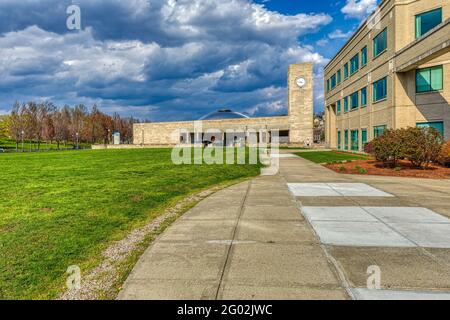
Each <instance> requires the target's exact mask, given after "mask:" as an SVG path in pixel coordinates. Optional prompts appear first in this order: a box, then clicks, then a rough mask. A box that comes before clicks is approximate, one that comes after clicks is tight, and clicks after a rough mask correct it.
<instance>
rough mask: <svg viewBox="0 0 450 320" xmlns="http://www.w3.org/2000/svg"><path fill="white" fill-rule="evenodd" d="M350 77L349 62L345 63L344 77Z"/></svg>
mask: <svg viewBox="0 0 450 320" xmlns="http://www.w3.org/2000/svg"><path fill="white" fill-rule="evenodd" d="M347 78H348V63H346V64H345V65H344V79H347Z"/></svg>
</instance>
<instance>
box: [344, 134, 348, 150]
mask: <svg viewBox="0 0 450 320" xmlns="http://www.w3.org/2000/svg"><path fill="white" fill-rule="evenodd" d="M344 139H345V141H344V144H345V150H348V130H345V137H344Z"/></svg>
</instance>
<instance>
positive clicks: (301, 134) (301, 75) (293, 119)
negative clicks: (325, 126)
mask: <svg viewBox="0 0 450 320" xmlns="http://www.w3.org/2000/svg"><path fill="white" fill-rule="evenodd" d="M313 66H314V65H313V64H312V63H301V64H293V65H290V66H289V71H288V108H289V123H290V128H291V130H290V133H289V140H290V144H292V145H299V146H305V145H307V144H308V143H309V144H310V145H311V146H312V144H313V127H314V124H313V123H314V95H313V88H314V87H313V80H314V79H313Z"/></svg>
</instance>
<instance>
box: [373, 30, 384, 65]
mask: <svg viewBox="0 0 450 320" xmlns="http://www.w3.org/2000/svg"><path fill="white" fill-rule="evenodd" d="M386 48H387V29H385V30H384V31H382V32H381V33H380V34H379V35H378V36H376V37H375V39H373V57H374V58H376V57H378V56H379V55H380V54H381V53H382V52H383V51H384V50H386Z"/></svg>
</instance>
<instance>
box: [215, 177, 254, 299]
mask: <svg viewBox="0 0 450 320" xmlns="http://www.w3.org/2000/svg"><path fill="white" fill-rule="evenodd" d="M252 181H253V179H252V180H250V181H249V182H248V185H247V190H246V192H245V196H244V198H243V199H242V202H241V206H240V208H239V215H238V217H237V219H236V224H235V225H234V228H233V235H232V238H231V242H230V245H229V246H228V250H227V255H226V258H225V263H224V265H223V269H222V273H221V275H220V279H219V285H218V286H217V291H216V295H215V300H218V299H219V294H220V289H221V288H222V283H223V280H224V277H225V272H226V270H227V266H228V263H229V260H230V257H231V251H232V248H233V245H234V241H235V238H236V233H237V229H238V226H239V222H240V221H241V217H242V215H243V212H244V207H245V202H246V201H247V198H248V195H249V193H250V187H251V185H252Z"/></svg>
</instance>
